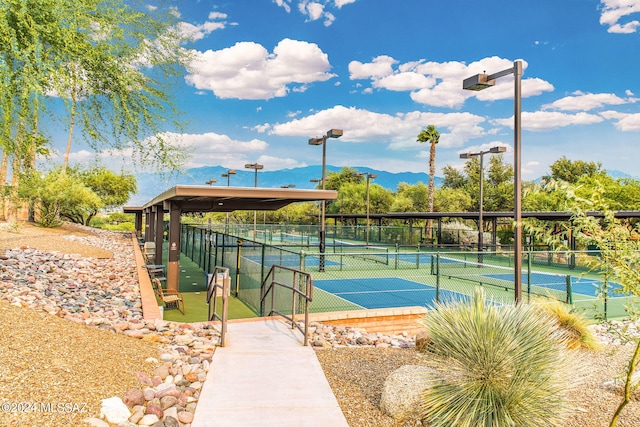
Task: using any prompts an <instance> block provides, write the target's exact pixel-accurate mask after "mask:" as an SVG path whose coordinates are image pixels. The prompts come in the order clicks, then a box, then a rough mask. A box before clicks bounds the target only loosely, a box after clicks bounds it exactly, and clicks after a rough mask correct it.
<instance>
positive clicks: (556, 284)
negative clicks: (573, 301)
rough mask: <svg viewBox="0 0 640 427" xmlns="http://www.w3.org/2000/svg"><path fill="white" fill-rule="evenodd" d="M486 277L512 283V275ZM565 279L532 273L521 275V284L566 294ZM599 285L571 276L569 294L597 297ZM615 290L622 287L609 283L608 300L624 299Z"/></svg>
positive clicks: (598, 282) (589, 280)
mask: <svg viewBox="0 0 640 427" xmlns="http://www.w3.org/2000/svg"><path fill="white" fill-rule="evenodd" d="M486 277H491V278H494V279H499V280H504V281H506V282H511V283H513V274H508V273H505V274H487V275H486ZM529 277H530V278H529ZM566 277H567V276H566V275H563V274H550V273H536V272H532V273H531V275H528V274H526V273H523V274H522V284H523V285H528V284H529V283H530V284H531V286H537V287H540V288H547V289H552V290H555V291H562V292H566V290H567V282H566ZM600 284H601V283H600V281H599V280H596V279H587V278H584V277H574V276H571V293H573V294H581V295H586V296H589V297H597V296H598V291H599V287H600ZM616 289H622V287H621V286H620V285H618V284H616V283H609V298H616V297H624V295H623V294H620V293H617V292H615V290H616Z"/></svg>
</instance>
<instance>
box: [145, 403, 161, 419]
mask: <svg viewBox="0 0 640 427" xmlns="http://www.w3.org/2000/svg"><path fill="white" fill-rule="evenodd" d="M145 414H154V415H155V416H157V417H158V419H159V420H161V419H162V417H164V412H163V411H162V408H161V407H160V406H159V405H152V404H149V405H147V409H146V410H145Z"/></svg>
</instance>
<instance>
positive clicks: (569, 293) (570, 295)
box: [565, 274, 573, 304]
mask: <svg viewBox="0 0 640 427" xmlns="http://www.w3.org/2000/svg"><path fill="white" fill-rule="evenodd" d="M565 280H566V282H567V304H573V290H572V288H571V276H570V275H568V274H567V276H566V277H565Z"/></svg>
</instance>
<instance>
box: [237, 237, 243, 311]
mask: <svg viewBox="0 0 640 427" xmlns="http://www.w3.org/2000/svg"><path fill="white" fill-rule="evenodd" d="M241 249H242V240H240V239H238V256H237V258H236V298H237V297H238V292H239V291H240V258H241V252H242V251H241Z"/></svg>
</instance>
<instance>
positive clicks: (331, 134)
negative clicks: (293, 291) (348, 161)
mask: <svg viewBox="0 0 640 427" xmlns="http://www.w3.org/2000/svg"><path fill="white" fill-rule="evenodd" d="M341 136H342V129H329V130H328V131H327V134H326V135H324V136H323V137H322V138H311V139H309V145H322V189H323V190H324V184H325V177H326V169H327V139H328V138H340V137H341ZM325 209H326V202H325V200H324V199H323V200H322V203H321V207H320V235H319V236H318V237H319V238H320V245H319V249H320V262H319V266H320V267H319V271H324V249H325V236H324V230H325V229H324V216H325Z"/></svg>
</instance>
